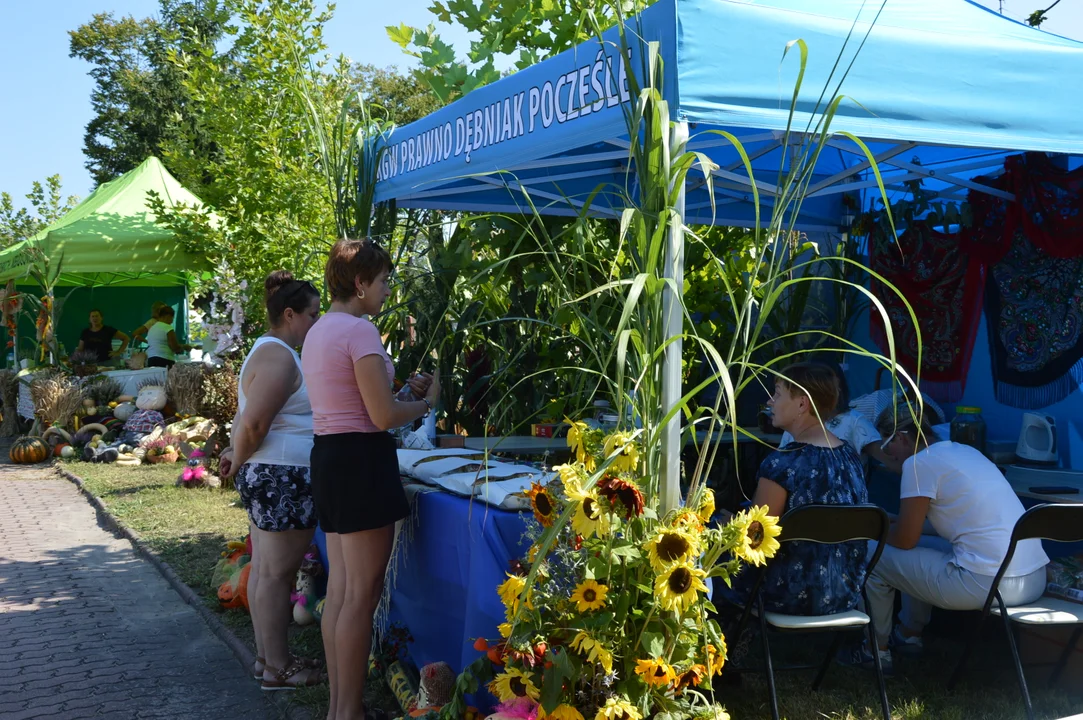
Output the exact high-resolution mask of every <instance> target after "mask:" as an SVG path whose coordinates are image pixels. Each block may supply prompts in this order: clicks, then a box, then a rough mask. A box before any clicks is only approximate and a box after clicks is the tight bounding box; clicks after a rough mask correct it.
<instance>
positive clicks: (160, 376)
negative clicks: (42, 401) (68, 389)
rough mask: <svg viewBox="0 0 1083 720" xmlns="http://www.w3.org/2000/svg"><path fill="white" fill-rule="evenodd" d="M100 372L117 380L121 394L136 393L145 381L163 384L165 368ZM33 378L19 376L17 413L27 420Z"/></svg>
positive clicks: (31, 411) (31, 406) (31, 409)
mask: <svg viewBox="0 0 1083 720" xmlns="http://www.w3.org/2000/svg"><path fill="white" fill-rule="evenodd" d="M100 374H101V375H104V376H106V377H109V378H113V379H114V380H116V381H117V382H119V383H120V388H121V389H120V394H121V395H136V394H138V392H139V386H140V385H143V384H145V383H147V382H157V383H161V384H162V385H165V378H166V369H165V368H160V367H152V368H143V369H142V370H107V371H105V372H103V373H100ZM91 377H93V376H91ZM33 379H34V375H33V374H29V375H23V376H22V377H20V378H19V415H20V416H22V417H24V418H26V419H28V420H29V419H31V418H33V417H34V401H33V400H32V399H31V398H30V381H31V380H33Z"/></svg>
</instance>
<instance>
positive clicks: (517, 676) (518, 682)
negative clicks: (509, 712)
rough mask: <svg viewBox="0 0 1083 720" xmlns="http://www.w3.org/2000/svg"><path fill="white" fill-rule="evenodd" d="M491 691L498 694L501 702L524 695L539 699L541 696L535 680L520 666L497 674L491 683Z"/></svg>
mask: <svg viewBox="0 0 1083 720" xmlns="http://www.w3.org/2000/svg"><path fill="white" fill-rule="evenodd" d="M489 692H491V693H492V694H493V695H496V696H497V697H498V698H499V699H500V702H511V701H512V700H518V699H519V698H522V697H528V698H530V699H531V700H534V701H537V699H538V698H539V697H540V696H541V693H540V692H538V688H537V686H536V685H534V681H533V680H531V679H530V675H528V674H527V673H525V672H523V671H522V670H519V669H518V668H508V669H507V670H505V671H504V672H502V673H500V674H499V675H497V676H496V678H495V679H494V680H493V681H492V682H491V683H489Z"/></svg>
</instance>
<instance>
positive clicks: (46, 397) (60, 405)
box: [30, 370, 83, 427]
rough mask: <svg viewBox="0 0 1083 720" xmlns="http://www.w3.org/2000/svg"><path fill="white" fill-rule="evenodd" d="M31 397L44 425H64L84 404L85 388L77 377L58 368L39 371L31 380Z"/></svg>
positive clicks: (35, 411)
mask: <svg viewBox="0 0 1083 720" xmlns="http://www.w3.org/2000/svg"><path fill="white" fill-rule="evenodd" d="M30 398H31V399H32V400H33V401H34V414H35V415H37V417H38V420H40V421H41V425H42V426H43V427H49V426H51V425H52V424H53V423H60V424H61V425H64V424H67V423H68V422H70V421H71V418H72V416H73V415H75V413H77V412H78V411H79V409H80V408H81V407H82V406H83V389H82V388H81V387H79V383H78V382H77V381H76V379H75V378H73V377H71V376H70V375H67V374H65V373H63V372H61V371H59V370H56V371H53V372H47V373H39V374H38V375H37V376H36V377H35V378H34V379H33V380H32V381H31V382H30Z"/></svg>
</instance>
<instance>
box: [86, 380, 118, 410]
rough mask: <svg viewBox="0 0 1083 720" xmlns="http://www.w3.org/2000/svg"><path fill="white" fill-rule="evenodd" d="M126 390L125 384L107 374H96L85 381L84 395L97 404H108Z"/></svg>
mask: <svg viewBox="0 0 1083 720" xmlns="http://www.w3.org/2000/svg"><path fill="white" fill-rule="evenodd" d="M122 392H124V386H123V385H121V384H120V383H119V382H118V381H117V380H116V379H114V378H111V377H109V376H107V375H95V376H93V377H90V378H87V380H85V381H84V382H83V395H84V396H86V397H88V398H90V399H91V400H93V401H94V404H95V405H99V406H100V405H108V404H109V403H110V402H112V401H113V400H116V399H117V398H118V397H119V396H120V395H121V393H122Z"/></svg>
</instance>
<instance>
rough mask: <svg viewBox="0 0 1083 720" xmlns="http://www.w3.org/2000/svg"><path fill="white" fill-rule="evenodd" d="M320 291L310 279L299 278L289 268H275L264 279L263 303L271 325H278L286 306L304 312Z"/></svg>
mask: <svg viewBox="0 0 1083 720" xmlns="http://www.w3.org/2000/svg"><path fill="white" fill-rule="evenodd" d="M313 298H315V299H317V300H318V299H319V298H320V292H319V291H318V290H317V289H316V288H315V287H314V286H313V285H312V283H310V282H309V281H308V280H297V279H296V278H294V277H293V273H291V272H290V271H289V270H275V271H274V272H272V273H271V274H270V275H268V276H267V279H266V280H264V281H263V305H264V307H266V308H267V319H268V320H269V321H270V323H271V327H278V325H279V323H281V322H282V315H284V314H285V312H286V308H289V309H290V310H293V311H294V312H296V313H299V312H304V311H305V309H306V308H308V306H309V305H310V304H311V303H312V300H313Z"/></svg>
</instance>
